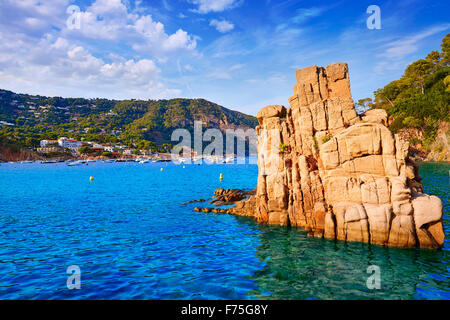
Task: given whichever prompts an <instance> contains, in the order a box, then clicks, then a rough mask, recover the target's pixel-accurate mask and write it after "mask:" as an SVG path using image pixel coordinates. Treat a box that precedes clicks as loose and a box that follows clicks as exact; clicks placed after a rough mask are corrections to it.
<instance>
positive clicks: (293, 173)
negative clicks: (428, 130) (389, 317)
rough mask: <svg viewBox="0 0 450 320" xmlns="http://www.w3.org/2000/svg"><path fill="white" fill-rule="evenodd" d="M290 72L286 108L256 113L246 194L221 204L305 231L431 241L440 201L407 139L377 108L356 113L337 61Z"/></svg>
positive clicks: (401, 242)
mask: <svg viewBox="0 0 450 320" xmlns="http://www.w3.org/2000/svg"><path fill="white" fill-rule="evenodd" d="M296 78H297V83H296V85H295V86H294V96H292V97H291V98H290V99H289V104H290V108H288V109H286V108H285V107H284V106H268V107H265V108H263V109H262V110H261V111H260V112H258V114H257V118H258V122H259V126H258V127H257V129H256V131H257V135H258V170H259V172H258V185H257V190H256V195H255V196H252V197H250V198H248V199H247V200H245V201H242V202H238V203H237V205H236V206H235V207H233V208H231V210H229V212H230V213H233V214H238V215H244V216H252V217H254V218H256V219H257V221H259V222H261V223H269V224H277V225H291V226H298V227H304V228H305V229H306V230H307V231H308V232H309V234H310V235H313V236H315V237H325V238H329V239H337V240H344V241H361V242H368V243H373V244H379V245H388V246H397V247H425V248H439V247H441V246H442V245H443V242H444V237H445V235H444V231H443V225H442V202H441V200H440V199H439V198H437V197H435V196H428V195H426V194H424V193H423V188H422V184H421V183H420V181H421V178H420V176H419V175H418V170H417V166H415V164H414V163H413V161H412V160H411V159H410V157H409V144H408V142H407V141H405V140H403V139H402V138H401V137H400V136H399V135H393V134H392V133H391V131H390V130H389V129H388V128H387V127H386V125H387V114H386V112H385V111H384V110H381V109H377V110H371V111H368V112H367V113H366V114H364V115H362V116H358V115H357V113H356V111H355V108H354V102H353V99H352V96H351V92H350V82H349V73H348V66H347V64H345V63H335V64H332V65H329V66H327V67H326V68H323V67H317V66H312V67H308V68H304V69H300V70H297V72H296Z"/></svg>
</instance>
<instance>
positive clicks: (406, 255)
mask: <svg viewBox="0 0 450 320" xmlns="http://www.w3.org/2000/svg"><path fill="white" fill-rule="evenodd" d="M449 169H450V165H448V164H424V165H423V166H422V167H421V174H422V175H423V176H424V181H423V183H424V187H425V191H426V192H427V193H429V194H434V195H437V196H439V197H440V198H441V199H442V201H443V204H444V224H445V232H446V241H445V244H444V247H443V248H442V250H427V249H400V248H387V247H382V246H375V245H368V244H364V243H344V242H340V241H337V242H334V241H330V240H325V239H313V238H308V237H307V235H306V232H304V231H302V230H300V229H296V228H290V229H289V228H284V227H277V226H264V225H258V226H257V228H258V229H259V231H260V232H261V234H260V236H259V245H258V246H257V251H256V255H257V258H258V259H259V261H261V262H263V263H264V267H263V268H262V269H261V270H258V271H257V272H255V273H254V274H253V275H252V276H251V279H252V280H254V283H255V284H256V285H257V287H258V289H257V290H252V291H250V292H248V295H249V296H250V297H251V298H255V299H450V285H449V284H450V264H449V261H450V259H449V247H450V246H449V238H450V232H449V224H450V222H449V216H448V215H449V199H448V197H449V194H448V190H449V188H448V186H449V180H450V177H449V176H448V174H449ZM237 219H239V220H240V221H242V223H247V224H250V225H254V224H256V223H255V222H254V221H253V220H249V219H248V218H237ZM372 265H376V266H379V267H380V270H381V289H379V290H369V289H368V288H367V285H366V281H367V279H368V278H369V277H370V276H371V275H372V273H368V272H367V268H368V267H369V266H372Z"/></svg>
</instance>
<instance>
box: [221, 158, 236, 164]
mask: <svg viewBox="0 0 450 320" xmlns="http://www.w3.org/2000/svg"><path fill="white" fill-rule="evenodd" d="M235 160H236V158H235V157H234V156H232V157H226V158H225V160H223V162H224V163H234V161H235Z"/></svg>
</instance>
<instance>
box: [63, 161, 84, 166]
mask: <svg viewBox="0 0 450 320" xmlns="http://www.w3.org/2000/svg"><path fill="white" fill-rule="evenodd" d="M85 163H86V161H83V160H79V161H71V162H66V164H67V165H68V166H70V167H72V166H81V165H82V164H85Z"/></svg>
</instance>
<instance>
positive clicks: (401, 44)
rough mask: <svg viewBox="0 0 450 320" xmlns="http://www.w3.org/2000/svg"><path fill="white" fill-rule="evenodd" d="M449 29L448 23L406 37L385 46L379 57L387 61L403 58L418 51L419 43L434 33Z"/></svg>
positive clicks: (449, 24)
mask: <svg viewBox="0 0 450 320" xmlns="http://www.w3.org/2000/svg"><path fill="white" fill-rule="evenodd" d="M448 29H450V23H446V24H443V25H440V26H434V27H432V28H429V29H426V30H424V31H422V32H419V33H416V34H414V35H413V36H410V37H406V38H404V39H402V40H397V41H392V42H390V43H388V44H387V45H386V47H387V49H386V50H385V51H384V52H383V53H382V54H380V57H385V58H388V59H401V58H404V57H405V56H407V55H409V54H411V53H414V52H416V51H417V50H418V49H419V43H420V41H422V40H424V39H425V38H428V37H430V36H432V35H435V34H436V33H439V32H442V31H445V30H448Z"/></svg>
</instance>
